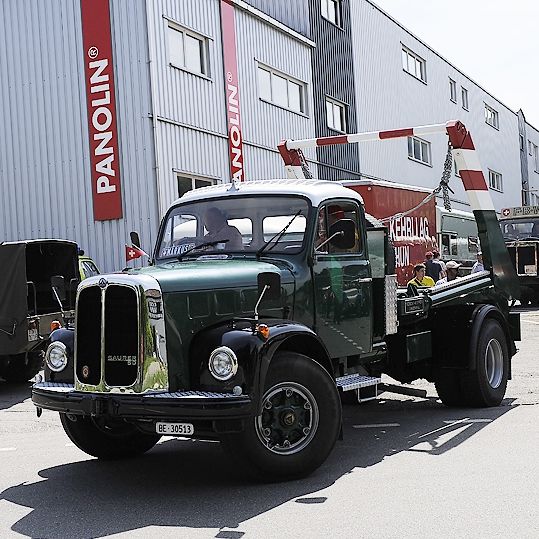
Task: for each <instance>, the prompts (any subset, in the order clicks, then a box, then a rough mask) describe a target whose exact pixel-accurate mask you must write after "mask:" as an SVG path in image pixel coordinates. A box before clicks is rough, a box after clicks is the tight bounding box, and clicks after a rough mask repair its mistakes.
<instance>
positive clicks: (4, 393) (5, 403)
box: [0, 378, 32, 410]
mask: <svg viewBox="0 0 539 539" xmlns="http://www.w3.org/2000/svg"><path fill="white" fill-rule="evenodd" d="M31 394H32V383H31V382H24V383H22V384H14V383H11V382H5V381H4V380H2V378H0V410H6V409H7V408H11V407H12V406H14V405H15V404H19V403H20V402H22V401H24V400H25V399H28V398H30V397H31Z"/></svg>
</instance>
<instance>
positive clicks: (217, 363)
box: [208, 346, 238, 380]
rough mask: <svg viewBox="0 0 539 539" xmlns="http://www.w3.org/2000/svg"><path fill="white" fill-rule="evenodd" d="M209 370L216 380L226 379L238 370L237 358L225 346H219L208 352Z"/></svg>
mask: <svg viewBox="0 0 539 539" xmlns="http://www.w3.org/2000/svg"><path fill="white" fill-rule="evenodd" d="M208 367H209V368H210V372H211V373H212V375H213V376H214V378H217V380H228V379H229V378H232V377H233V376H234V375H235V374H236V373H237V372H238V358H237V357H236V354H235V353H234V352H233V351H232V350H231V349H230V348H228V347H227V346H220V347H219V348H216V349H215V350H214V351H213V352H212V353H211V354H210V360H209V361H208Z"/></svg>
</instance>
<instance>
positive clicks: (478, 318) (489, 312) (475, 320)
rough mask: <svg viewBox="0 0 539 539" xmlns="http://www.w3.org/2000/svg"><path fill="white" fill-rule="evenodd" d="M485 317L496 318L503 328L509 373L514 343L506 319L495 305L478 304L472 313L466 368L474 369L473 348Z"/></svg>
mask: <svg viewBox="0 0 539 539" xmlns="http://www.w3.org/2000/svg"><path fill="white" fill-rule="evenodd" d="M487 318H493V319H495V320H497V321H498V322H499V323H500V325H501V326H502V328H503V331H504V333H505V339H506V341H507V350H509V373H511V357H512V356H513V355H514V354H515V352H516V348H515V343H514V342H513V340H512V339H511V334H510V331H509V326H508V323H507V320H506V319H505V317H504V316H503V314H502V312H501V311H500V310H499V309H498V308H497V307H496V306H495V305H478V306H477V307H476V308H475V309H474V311H473V313H472V317H471V324H472V328H471V332H470V343H469V351H468V368H469V369H470V370H475V369H476V368H477V354H476V353H475V349H476V347H477V342H478V340H479V334H480V332H481V328H482V326H483V323H484V322H485V320H486V319H487Z"/></svg>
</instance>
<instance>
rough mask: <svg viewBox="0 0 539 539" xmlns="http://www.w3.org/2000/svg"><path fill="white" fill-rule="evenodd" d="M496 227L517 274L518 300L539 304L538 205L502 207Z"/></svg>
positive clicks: (524, 303)
mask: <svg viewBox="0 0 539 539" xmlns="http://www.w3.org/2000/svg"><path fill="white" fill-rule="evenodd" d="M500 227H501V229H502V234H503V238H504V240H505V244H506V245H507V250H508V251H509V256H510V257H511V261H512V262H513V266H514V267H515V270H516V272H517V275H518V281H519V284H520V302H521V303H522V304H523V305H527V304H528V303H533V304H534V305H539V273H538V268H539V264H538V263H539V206H520V207H516V208H504V209H503V210H502V212H501V216H500Z"/></svg>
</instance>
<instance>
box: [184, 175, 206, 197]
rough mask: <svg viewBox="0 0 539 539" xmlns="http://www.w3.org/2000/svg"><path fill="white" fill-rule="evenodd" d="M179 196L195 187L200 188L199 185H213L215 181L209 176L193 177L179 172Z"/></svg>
mask: <svg viewBox="0 0 539 539" xmlns="http://www.w3.org/2000/svg"><path fill="white" fill-rule="evenodd" d="M177 178H178V197H181V196H183V195H185V193H187V191H191V190H193V189H198V188H199V187H208V186H209V185H213V184H214V183H215V182H214V181H213V180H211V179H209V178H193V177H191V176H182V175H180V174H178V176H177Z"/></svg>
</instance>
